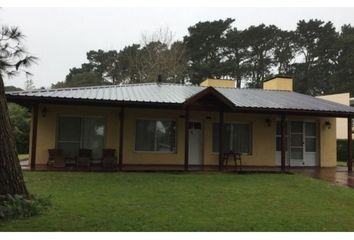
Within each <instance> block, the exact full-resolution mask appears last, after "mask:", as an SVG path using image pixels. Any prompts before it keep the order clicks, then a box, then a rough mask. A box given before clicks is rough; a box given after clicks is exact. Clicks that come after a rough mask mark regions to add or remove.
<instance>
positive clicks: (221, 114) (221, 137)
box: [219, 111, 224, 171]
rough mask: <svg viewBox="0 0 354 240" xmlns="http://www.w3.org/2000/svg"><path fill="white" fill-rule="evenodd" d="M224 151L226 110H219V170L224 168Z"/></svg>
mask: <svg viewBox="0 0 354 240" xmlns="http://www.w3.org/2000/svg"><path fill="white" fill-rule="evenodd" d="M223 153H224V112H223V111H220V112H219V170H220V171H221V170H223V168H224V163H223Z"/></svg>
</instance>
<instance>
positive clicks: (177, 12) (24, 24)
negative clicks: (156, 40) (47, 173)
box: [0, 7, 354, 88]
mask: <svg viewBox="0 0 354 240" xmlns="http://www.w3.org/2000/svg"><path fill="white" fill-rule="evenodd" d="M227 17H230V18H234V19H235V23H234V26H235V27H237V28H239V29H243V28H246V27H248V26H250V25H252V24H253V25H257V24H260V23H265V24H275V25H277V26H278V27H280V28H282V29H286V30H291V29H295V28H296V23H297V22H298V20H300V19H305V20H308V19H311V18H318V19H321V20H324V21H332V22H333V23H334V25H335V26H336V27H337V29H338V30H339V29H340V26H341V25H343V24H352V25H354V8H348V7H347V8H230V7H229V8H181V7H180V8H171V7H170V8H1V9H0V23H1V24H6V25H10V26H12V25H15V26H19V27H20V29H21V30H22V31H23V33H24V34H25V35H26V36H27V38H26V42H25V45H26V47H27V49H28V51H29V52H31V53H32V54H33V55H35V56H36V57H38V58H39V59H40V60H39V62H38V64H37V65H34V66H32V67H31V68H30V69H29V70H30V71H31V72H32V73H33V74H34V76H33V77H32V79H33V81H34V84H35V86H36V87H37V88H39V87H42V86H44V87H49V86H50V85H51V84H52V83H56V82H58V81H63V80H64V79H65V76H66V75H67V73H68V72H69V69H70V68H72V67H80V65H81V63H83V62H86V52H88V51H89V50H97V49H104V50H110V49H116V50H120V49H121V48H123V47H124V46H126V45H130V44H132V43H139V39H140V36H141V33H143V32H154V31H155V30H157V29H158V28H160V27H169V29H170V30H172V31H173V32H174V33H175V36H176V38H177V39H182V37H183V36H184V35H186V34H187V28H188V27H189V26H192V25H194V24H195V23H197V22H198V21H206V20H211V21H212V20H217V19H225V18H227ZM24 80H25V77H24V76H17V77H15V78H12V79H9V80H5V85H15V86H17V87H21V88H23V87H24Z"/></svg>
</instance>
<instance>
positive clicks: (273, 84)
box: [263, 77, 293, 91]
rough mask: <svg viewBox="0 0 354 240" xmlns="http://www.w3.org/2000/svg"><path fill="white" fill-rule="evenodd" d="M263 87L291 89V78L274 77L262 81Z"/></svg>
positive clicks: (268, 88) (267, 88)
mask: <svg viewBox="0 0 354 240" xmlns="http://www.w3.org/2000/svg"><path fill="white" fill-rule="evenodd" d="M263 89H266V90H286V91H293V80H292V79H291V78H281V77H276V78H274V79H271V80H268V81H266V82H263Z"/></svg>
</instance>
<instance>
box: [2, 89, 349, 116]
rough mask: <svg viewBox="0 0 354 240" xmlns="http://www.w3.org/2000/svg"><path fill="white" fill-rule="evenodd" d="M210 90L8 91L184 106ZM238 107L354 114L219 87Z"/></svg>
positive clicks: (280, 95)
mask: <svg viewBox="0 0 354 240" xmlns="http://www.w3.org/2000/svg"><path fill="white" fill-rule="evenodd" d="M206 88H207V87H201V86H187V85H181V84H167V83H161V84H157V83H145V84H128V85H108V86H94V87H79V88H62V89H49V90H31V91H19V92H7V93H6V96H7V98H8V99H9V101H12V100H15V99H32V100H36V99H37V100H44V99H47V100H49V99H56V100H58V99H59V100H60V99H66V100H70V99H71V100H73V101H74V100H93V101H95V102H105V101H109V102H112V101H113V102H128V103H166V104H170V103H171V104H172V103H173V104H183V103H184V102H185V101H186V99H188V98H190V97H192V96H194V95H195V94H198V93H199V92H202V91H203V90H205V89H206ZM215 89H216V90H217V91H218V92H219V93H221V94H222V95H224V96H225V97H226V98H227V99H228V100H229V101H230V102H232V103H233V105H234V106H235V107H236V108H248V109H264V110H299V111H310V112H333V113H347V114H348V113H349V114H354V108H353V107H350V106H346V105H343V104H339V103H335V102H331V101H328V100H324V99H319V98H316V97H312V96H308V95H304V94H300V93H296V92H291V91H278V90H263V89H236V88H215Z"/></svg>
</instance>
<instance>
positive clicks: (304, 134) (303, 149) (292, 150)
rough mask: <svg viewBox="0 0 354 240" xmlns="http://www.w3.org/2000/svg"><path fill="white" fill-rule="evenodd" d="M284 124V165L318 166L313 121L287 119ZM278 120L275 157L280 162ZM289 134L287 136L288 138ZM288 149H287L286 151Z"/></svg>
mask: <svg viewBox="0 0 354 240" xmlns="http://www.w3.org/2000/svg"><path fill="white" fill-rule="evenodd" d="M286 126H288V128H287V129H286V138H285V140H286V145H287V146H286V154H285V157H286V165H287V166H290V167H302V166H318V165H319V164H318V146H317V145H318V141H317V139H318V136H317V124H316V122H315V121H289V122H287V124H286ZM280 131H281V130H280V122H279V121H278V122H277V132H276V157H275V162H276V165H277V166H280V164H281V151H280V150H281V149H280V145H281V135H280ZM288 136H289V138H288ZM288 150H289V151H288Z"/></svg>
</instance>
